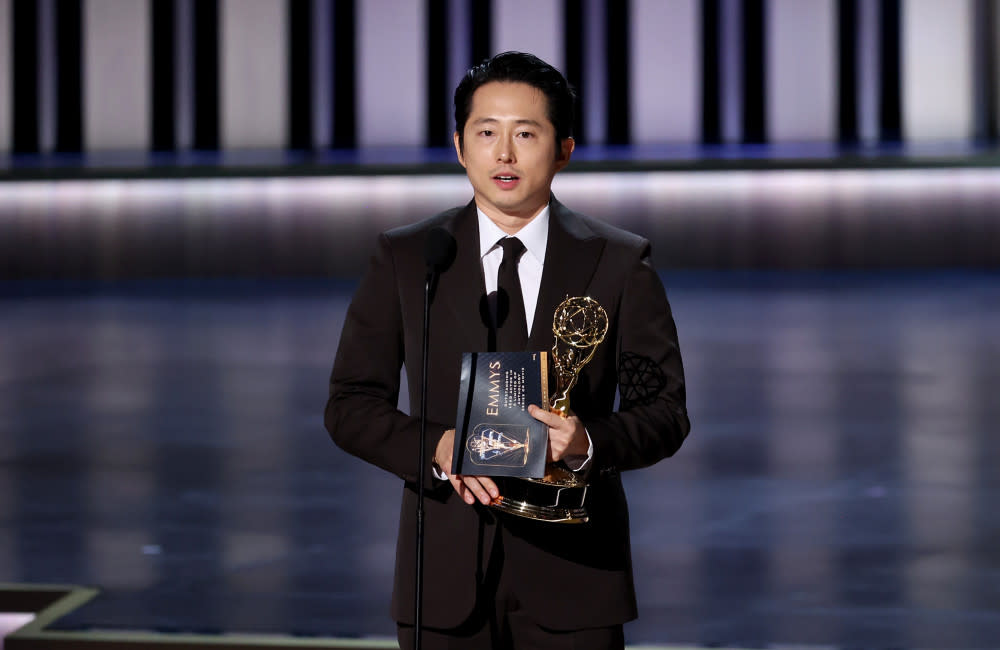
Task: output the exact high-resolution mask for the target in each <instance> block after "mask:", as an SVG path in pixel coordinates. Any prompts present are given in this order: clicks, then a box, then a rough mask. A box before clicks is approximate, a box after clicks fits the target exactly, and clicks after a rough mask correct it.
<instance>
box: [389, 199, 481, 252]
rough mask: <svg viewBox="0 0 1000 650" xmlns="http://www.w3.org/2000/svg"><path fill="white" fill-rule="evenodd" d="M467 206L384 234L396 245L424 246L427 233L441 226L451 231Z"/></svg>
mask: <svg viewBox="0 0 1000 650" xmlns="http://www.w3.org/2000/svg"><path fill="white" fill-rule="evenodd" d="M466 207H467V206H459V207H455V208H451V209H450V210H445V211H444V212H439V213H438V214H436V215H434V216H433V217H428V218H426V219H422V220H420V221H416V222H414V223H411V224H407V225H405V226H399V227H397V228H393V229H392V230H387V231H385V232H384V233H382V234H383V235H384V236H385V238H386V239H388V240H389V241H390V242H392V243H394V244H396V243H398V244H409V243H418V244H420V245H421V246H423V242H424V239H425V237H426V236H427V232H428V231H429V230H430V229H431V228H434V227H437V226H441V227H444V228H448V229H449V230H450V227H449V226H450V225H451V224H452V223H453V222H454V221H455V219H456V218H457V217H458V216H459V215H460V214H461V213H462V211H464V210H465V209H466Z"/></svg>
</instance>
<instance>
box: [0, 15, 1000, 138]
mask: <svg viewBox="0 0 1000 650" xmlns="http://www.w3.org/2000/svg"><path fill="white" fill-rule="evenodd" d="M997 4H998V0H704V1H700V0H0V154H9V153H14V154H19V153H29V154H31V153H53V152H90V151H108V150H128V151H149V150H162V151H186V150H191V149H196V150H214V149H222V150H230V149H255V148H263V149H283V148H293V149H326V148H353V147H362V148H364V147H379V146H417V147H420V146H447V145H448V144H449V142H450V134H451V132H452V130H453V128H454V127H453V122H452V118H451V93H452V90H453V88H454V87H455V84H456V83H457V81H458V79H459V77H460V75H461V74H462V73H463V71H464V70H465V69H467V67H468V66H469V65H470V64H472V63H473V62H476V61H479V60H481V59H482V58H484V57H486V56H488V55H489V54H491V53H494V52H499V51H502V50H508V49H517V50H526V51H531V52H534V53H536V54H538V55H539V56H541V57H542V58H544V59H547V60H548V61H550V62H552V63H553V64H555V65H556V66H557V67H559V68H560V69H562V70H563V71H564V72H565V73H566V74H567V76H568V77H569V79H570V80H571V81H572V82H573V83H574V84H575V85H576V86H577V88H578V89H579V92H580V95H581V102H580V120H579V124H578V133H577V137H578V141H579V142H580V143H582V144H637V145H639V144H641V145H645V144H657V143H687V144H698V143H757V142H775V143H780V142H798V141H812V142H830V143H863V144H864V143H879V142H896V141H904V142H916V141H920V142H922V141H932V140H947V141H953V142H954V141H959V142H975V143H988V144H993V143H996V140H997V126H998V122H1000V110H998V102H997V92H996V91H997V87H998V80H1000V65H998V60H1000V59H998V49H997V42H998V34H1000V11H998V7H997Z"/></svg>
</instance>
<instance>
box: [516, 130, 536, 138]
mask: <svg viewBox="0 0 1000 650" xmlns="http://www.w3.org/2000/svg"><path fill="white" fill-rule="evenodd" d="M518 135H519V136H521V137H522V138H533V137H535V134H534V133H532V132H531V131H521V132H520V133H518Z"/></svg>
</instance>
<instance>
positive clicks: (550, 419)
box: [528, 404, 566, 429]
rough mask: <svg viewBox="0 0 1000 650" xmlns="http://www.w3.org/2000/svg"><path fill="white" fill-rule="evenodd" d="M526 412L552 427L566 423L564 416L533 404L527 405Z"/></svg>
mask: <svg viewBox="0 0 1000 650" xmlns="http://www.w3.org/2000/svg"><path fill="white" fill-rule="evenodd" d="M528 414H529V415H530V416H531V417H533V418H535V419H536V420H538V421H539V422H542V423H543V424H546V425H548V426H550V427H552V428H554V429H556V428H559V426H560V425H565V423H566V418H564V417H562V416H561V415H557V414H556V413H551V412H549V411H546V410H545V409H543V408H541V407H539V406H535V405H534V404H531V405H530V406H528Z"/></svg>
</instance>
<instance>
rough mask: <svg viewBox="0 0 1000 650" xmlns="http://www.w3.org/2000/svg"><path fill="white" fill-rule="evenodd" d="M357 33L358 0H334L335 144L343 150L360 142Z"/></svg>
mask: <svg viewBox="0 0 1000 650" xmlns="http://www.w3.org/2000/svg"><path fill="white" fill-rule="evenodd" d="M355 32H356V25H355V18H354V0H334V5H333V99H334V105H333V146H334V147H335V148H340V149H352V148H354V147H355V146H356V144H357V141H358V137H357V128H356V124H357V119H356V113H357V109H356V105H357V85H356V83H355V74H354V70H355V65H354V62H355V56H356V48H355V43H354V41H355V36H354V35H355Z"/></svg>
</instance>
